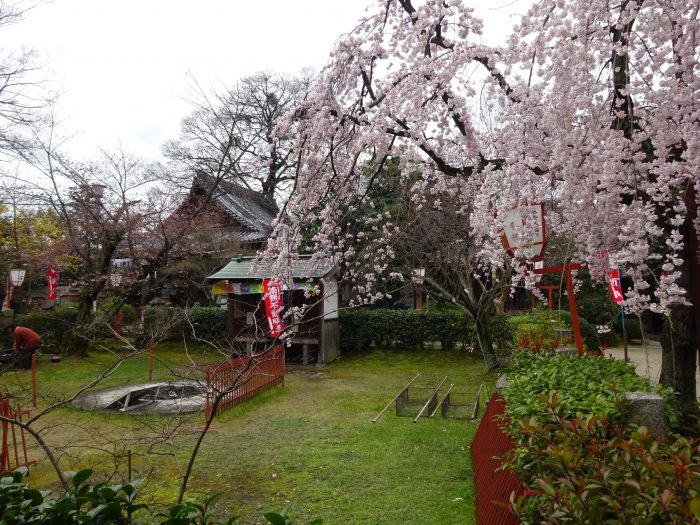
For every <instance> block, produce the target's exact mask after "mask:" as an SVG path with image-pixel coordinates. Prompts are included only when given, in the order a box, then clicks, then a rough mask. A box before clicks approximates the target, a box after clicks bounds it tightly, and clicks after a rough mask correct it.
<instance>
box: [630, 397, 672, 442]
mask: <svg viewBox="0 0 700 525" xmlns="http://www.w3.org/2000/svg"><path fill="white" fill-rule="evenodd" d="M625 397H626V398H627V401H628V402H629V408H628V412H627V413H626V414H625V422H626V423H628V424H629V423H635V424H638V425H644V426H645V427H647V428H648V429H649V430H651V431H652V432H653V433H654V434H659V433H661V432H662V431H663V430H664V428H665V426H666V423H665V420H664V400H663V399H662V398H661V396H660V395H658V394H654V393H652V392H627V394H626V396H625Z"/></svg>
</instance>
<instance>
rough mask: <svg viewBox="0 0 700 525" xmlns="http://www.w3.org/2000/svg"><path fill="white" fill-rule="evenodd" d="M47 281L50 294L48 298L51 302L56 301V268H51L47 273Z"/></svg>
mask: <svg viewBox="0 0 700 525" xmlns="http://www.w3.org/2000/svg"><path fill="white" fill-rule="evenodd" d="M46 280H47V282H48V288H49V293H48V295H47V296H46V298H47V299H48V300H49V301H55V300H56V285H57V284H58V270H57V269H56V268H49V269H48V271H47V272H46Z"/></svg>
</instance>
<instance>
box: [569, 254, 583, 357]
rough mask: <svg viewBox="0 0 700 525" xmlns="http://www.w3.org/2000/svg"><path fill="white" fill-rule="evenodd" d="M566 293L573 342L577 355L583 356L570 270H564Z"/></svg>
mask: <svg viewBox="0 0 700 525" xmlns="http://www.w3.org/2000/svg"><path fill="white" fill-rule="evenodd" d="M566 292H567V293H568V295H569V311H570V312H571V328H572V329H573V331H574V340H575V341H576V348H577V349H578V355H579V356H582V355H583V339H581V327H580V325H579V321H578V310H577V309H576V296H575V293H574V282H573V279H572V278H571V268H566Z"/></svg>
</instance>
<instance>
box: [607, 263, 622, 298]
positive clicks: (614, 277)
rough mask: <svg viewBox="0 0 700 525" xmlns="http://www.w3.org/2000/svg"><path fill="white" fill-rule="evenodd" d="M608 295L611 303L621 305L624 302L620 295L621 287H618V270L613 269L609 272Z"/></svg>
mask: <svg viewBox="0 0 700 525" xmlns="http://www.w3.org/2000/svg"><path fill="white" fill-rule="evenodd" d="M609 284H610V295H612V300H613V302H616V303H621V302H622V301H624V300H625V297H624V296H623V295H622V286H620V270H618V269H617V268H613V269H612V270H610V280H609Z"/></svg>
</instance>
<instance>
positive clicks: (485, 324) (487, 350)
mask: <svg viewBox="0 0 700 525" xmlns="http://www.w3.org/2000/svg"><path fill="white" fill-rule="evenodd" d="M490 327H491V315H489V314H486V313H484V312H480V313H479V315H477V316H475V318H474V328H475V329H476V336H477V339H478V340H479V347H480V348H481V354H482V355H483V356H484V362H485V363H486V367H487V368H488V369H489V370H493V369H494V368H498V361H497V359H496V352H495V350H494V348H493V341H492V339H491V328H490Z"/></svg>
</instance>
